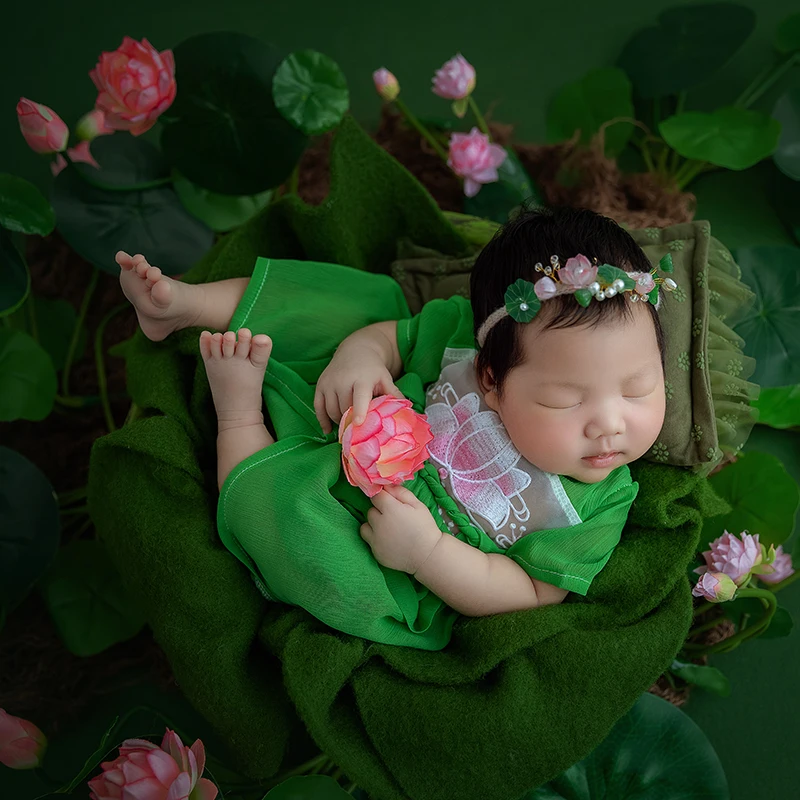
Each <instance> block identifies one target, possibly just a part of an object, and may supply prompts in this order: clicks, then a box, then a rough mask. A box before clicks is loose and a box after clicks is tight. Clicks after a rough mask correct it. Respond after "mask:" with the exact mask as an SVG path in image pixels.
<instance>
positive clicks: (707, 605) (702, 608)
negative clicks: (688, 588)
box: [693, 600, 719, 617]
mask: <svg viewBox="0 0 800 800" xmlns="http://www.w3.org/2000/svg"><path fill="white" fill-rule="evenodd" d="M718 605H719V603H709V602H708V600H706V601H705V603H702V604H700V605H699V606H697V608H696V609H695V610H694V612H693V614H694V616H695V617H699V616H700V614H702V613H704V612H705V611H708V610H709V609H710V608H714V607H715V606H718Z"/></svg>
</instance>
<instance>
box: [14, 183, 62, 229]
mask: <svg viewBox="0 0 800 800" xmlns="http://www.w3.org/2000/svg"><path fill="white" fill-rule="evenodd" d="M55 225H56V215H55V212H54V211H53V208H52V206H51V205H50V203H48V202H47V200H46V199H45V197H44V195H43V194H42V193H41V192H40V191H39V190H38V189H37V188H36V187H35V186H34V185H33V184H32V183H31V182H30V181H26V180H25V179H24V178H18V177H17V176H16V175H8V174H7V173H0V226H2V227H3V228H7V229H8V230H10V231H16V232H18V233H26V234H38V235H39V236H47V234H48V233H52V232H53V228H55Z"/></svg>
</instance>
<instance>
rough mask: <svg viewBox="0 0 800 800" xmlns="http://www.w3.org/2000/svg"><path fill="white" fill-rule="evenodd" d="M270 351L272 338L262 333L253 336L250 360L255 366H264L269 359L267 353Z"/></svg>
mask: <svg viewBox="0 0 800 800" xmlns="http://www.w3.org/2000/svg"><path fill="white" fill-rule="evenodd" d="M271 352H272V339H270V338H269V336H267V335H266V334H264V333H259V334H258V335H257V336H254V337H253V345H252V347H251V348H250V361H251V362H252V364H253V366H255V367H265V366H266V365H267V362H268V361H269V354H270V353H271Z"/></svg>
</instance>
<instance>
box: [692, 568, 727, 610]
mask: <svg viewBox="0 0 800 800" xmlns="http://www.w3.org/2000/svg"><path fill="white" fill-rule="evenodd" d="M736 589H737V586H736V584H735V583H734V582H733V581H732V580H731V579H730V578H729V577H728V576H727V575H725V574H724V573H722V572H706V573H704V574H703V575H701V576H700V578H699V579H698V581H697V584H696V585H695V587H694V588H693V589H692V594H693V595H694V596H695V597H704V598H705V599H706V600H708V601H709V602H711V603H725V602H727V601H728V600H731V599H733V597H734V595H735V594H736Z"/></svg>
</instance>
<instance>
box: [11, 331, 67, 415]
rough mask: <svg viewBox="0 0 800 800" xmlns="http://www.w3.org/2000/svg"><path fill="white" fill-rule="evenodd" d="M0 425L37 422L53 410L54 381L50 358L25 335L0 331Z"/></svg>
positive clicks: (55, 384)
mask: <svg viewBox="0 0 800 800" xmlns="http://www.w3.org/2000/svg"><path fill="white" fill-rule="evenodd" d="M0 386H2V387H3V391H2V392H0V422H13V421H14V420H16V419H28V420H31V421H32V422H38V421H39V420H42V419H44V418H45V417H46V416H48V414H50V412H51V411H52V410H53V403H54V402H55V397H56V392H57V390H58V381H57V377H56V371H55V368H54V367H53V362H52V361H51V360H50V356H49V355H47V353H46V352H45V351H44V350H43V349H42V347H41V345H39V344H37V342H36V341H35V340H34V339H32V338H31V337H30V336H28V334H27V333H22V331H15V330H0Z"/></svg>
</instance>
